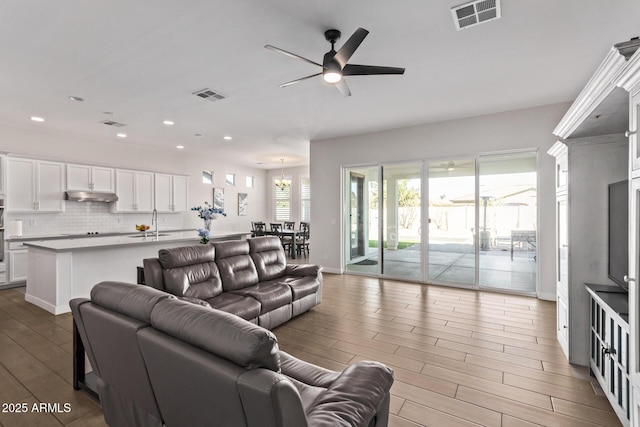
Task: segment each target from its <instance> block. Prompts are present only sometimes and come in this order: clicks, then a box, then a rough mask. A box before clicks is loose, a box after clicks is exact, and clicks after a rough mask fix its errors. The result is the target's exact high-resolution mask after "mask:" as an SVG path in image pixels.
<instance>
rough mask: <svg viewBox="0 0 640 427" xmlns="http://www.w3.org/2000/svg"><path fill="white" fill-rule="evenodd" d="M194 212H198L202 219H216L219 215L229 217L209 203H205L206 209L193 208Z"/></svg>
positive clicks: (200, 207)
mask: <svg viewBox="0 0 640 427" xmlns="http://www.w3.org/2000/svg"><path fill="white" fill-rule="evenodd" d="M191 210H192V211H196V212H198V216H199V217H200V218H202V219H205V220H206V219H216V218H217V217H218V215H222V216H227V214H226V213H225V212H224V210H222V209H218V208H214V207H213V206H211V205H210V204H209V202H204V207H202V206H196V207H193V208H191Z"/></svg>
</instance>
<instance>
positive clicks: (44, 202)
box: [36, 162, 64, 212]
mask: <svg viewBox="0 0 640 427" xmlns="http://www.w3.org/2000/svg"><path fill="white" fill-rule="evenodd" d="M36 193H37V200H36V209H37V210H38V211H39V212H62V211H64V164H62V163H54V162H38V169H37V188H36Z"/></svg>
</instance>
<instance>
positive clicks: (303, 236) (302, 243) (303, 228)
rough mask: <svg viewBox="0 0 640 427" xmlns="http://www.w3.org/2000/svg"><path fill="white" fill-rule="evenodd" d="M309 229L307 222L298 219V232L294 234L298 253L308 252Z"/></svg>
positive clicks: (305, 254) (305, 253) (304, 253)
mask: <svg viewBox="0 0 640 427" xmlns="http://www.w3.org/2000/svg"><path fill="white" fill-rule="evenodd" d="M309 230H310V226H309V223H308V222H303V221H300V233H299V234H298V235H297V236H296V253H298V254H300V255H304V256H307V255H308V254H309V237H310V233H309Z"/></svg>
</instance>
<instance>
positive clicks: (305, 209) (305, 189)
mask: <svg viewBox="0 0 640 427" xmlns="http://www.w3.org/2000/svg"><path fill="white" fill-rule="evenodd" d="M300 220H301V221H311V179H310V178H309V177H308V176H303V177H301V178H300Z"/></svg>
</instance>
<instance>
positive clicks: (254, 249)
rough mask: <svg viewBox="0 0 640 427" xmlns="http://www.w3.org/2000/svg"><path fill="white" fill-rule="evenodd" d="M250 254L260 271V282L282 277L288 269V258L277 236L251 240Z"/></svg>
mask: <svg viewBox="0 0 640 427" xmlns="http://www.w3.org/2000/svg"><path fill="white" fill-rule="evenodd" d="M249 253H250V254H251V259H253V262H254V264H255V265H256V270H257V271H258V278H259V279H260V281H261V282H262V281H265V280H273V279H277V278H278V277H281V276H282V275H283V274H284V271H285V269H286V267H287V258H286V256H285V253H284V249H283V248H282V243H281V241H280V239H279V238H278V237H277V236H265V237H256V238H254V239H251V240H249Z"/></svg>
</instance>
